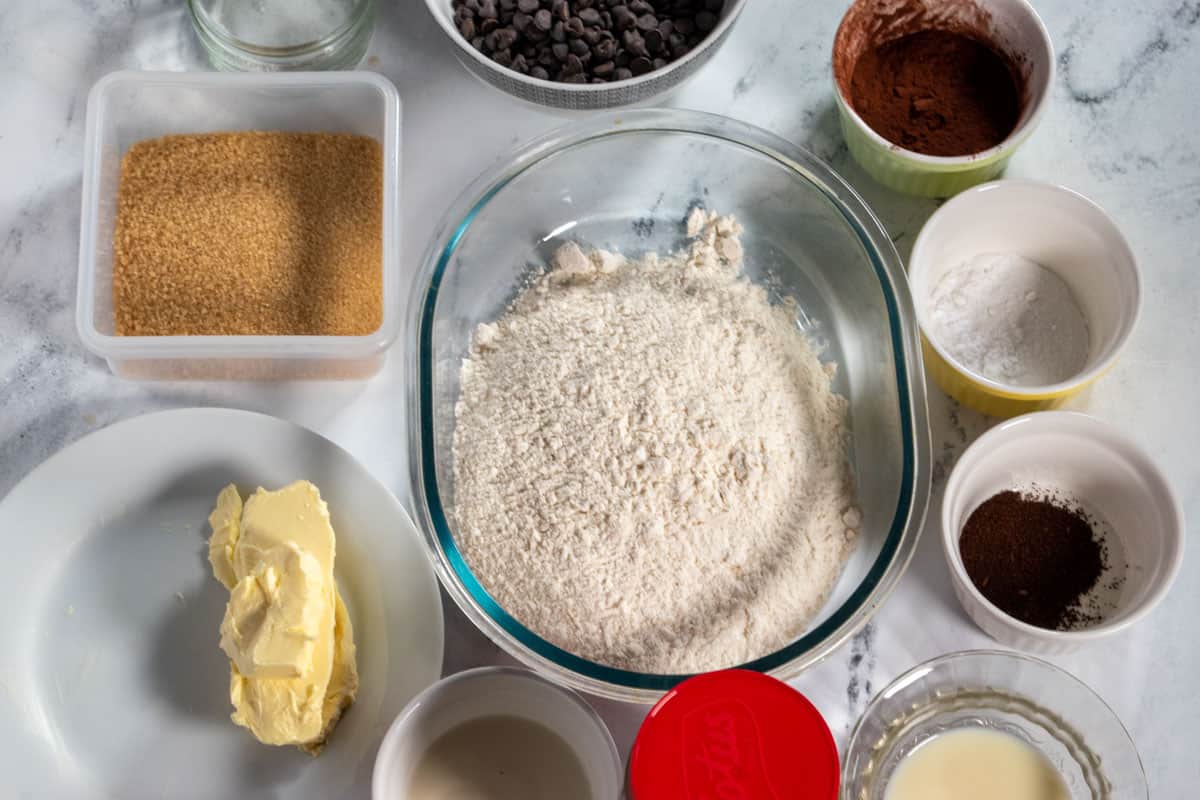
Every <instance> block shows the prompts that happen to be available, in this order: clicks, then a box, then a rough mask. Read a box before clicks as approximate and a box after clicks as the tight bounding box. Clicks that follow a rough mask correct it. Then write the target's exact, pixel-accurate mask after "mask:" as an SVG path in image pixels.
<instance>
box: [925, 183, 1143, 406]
mask: <svg viewBox="0 0 1200 800" xmlns="http://www.w3.org/2000/svg"><path fill="white" fill-rule="evenodd" d="M986 253H1016V254H1018V255H1021V256H1024V257H1026V258H1028V259H1031V260H1033V261H1036V262H1038V263H1039V264H1041V265H1042V266H1044V267H1046V268H1048V269H1050V270H1052V271H1054V272H1055V273H1056V274H1057V275H1058V276H1059V277H1060V278H1062V279H1063V281H1065V282H1066V284H1067V286H1069V287H1070V289H1071V293H1072V294H1073V295H1074V296H1075V299H1076V302H1078V303H1079V307H1080V311H1082V312H1083V315H1084V317H1085V318H1086V319H1087V323H1088V330H1089V331H1090V333H1091V347H1090V349H1089V352H1088V358H1087V362H1086V364H1085V365H1084V367H1083V369H1082V370H1080V371H1079V372H1078V373H1077V374H1075V375H1072V376H1071V377H1070V378H1068V379H1066V380H1064V381H1061V382H1059V383H1055V384H1048V385H1045V386H1017V385H1014V384H1007V383H1001V382H998V381H994V380H991V379H989V378H985V377H984V376H983V375H980V374H978V373H976V372H973V371H971V370H970V369H969V368H967V367H966V366H964V365H963V364H962V363H960V362H958V361H957V360H955V358H954V355H953V354H952V353H951V352H950V351H949V350H947V349H946V348H945V347H944V346H943V345H942V343H941V342H939V341H937V340H936V339H935V338H934V337H933V336H931V335H930V333H929V331H930V327H929V302H930V297H931V296H932V295H933V291H934V289H935V288H936V287H937V285H938V281H939V280H941V278H942V276H943V275H945V274H946V272H948V271H950V270H953V269H956V268H958V267H959V266H961V265H962V264H963V263H964V262H966V261H968V260H970V259H971V258H972V257H974V256H977V255H981V254H986ZM908 279H909V282H910V285H911V286H912V293H913V305H914V307H915V308H916V311H917V322H918V323H920V326H921V332H922V342H923V350H924V354H925V367H926V369H927V370H928V371H929V373H930V374H931V375H933V377H934V379H935V380H936V381H937V382H938V385H940V386H941V387H942V389H943V390H944V391H945V392H946V393H947V394H949V395H950V396H951V397H953V398H954V399H956V400H958V401H959V402H960V403H962V404H964V405H967V406H970V407H971V408H974V409H975V410H977V411H982V412H983V413H985V414H991V415H992V416H997V417H1012V416H1016V415H1017V414H1024V413H1028V412H1030V411H1037V410H1041V409H1045V408H1053V407H1055V406H1057V405H1059V404H1061V403H1062V402H1063V401H1064V400H1066V399H1067V398H1068V397H1070V396H1071V395H1074V394H1076V393H1078V392H1080V391H1082V390H1083V389H1084V388H1085V387H1087V386H1088V385H1090V384H1091V383H1092V382H1093V381H1095V380H1096V379H1097V378H1099V377H1100V376H1101V375H1103V374H1104V373H1105V372H1106V371H1107V370H1108V368H1109V367H1111V366H1112V365H1113V363H1114V362H1116V360H1117V356H1118V355H1119V354H1120V352H1121V350H1122V348H1124V346H1125V343H1126V342H1127V341H1128V340H1129V335H1130V334H1131V333H1132V332H1133V328H1134V325H1135V324H1136V323H1137V318H1138V314H1139V312H1140V310H1141V276H1140V274H1139V272H1138V266H1137V261H1136V259H1135V258H1134V256H1133V251H1132V250H1131V249H1130V247H1129V244H1128V243H1127V242H1126V241H1125V237H1124V236H1122V235H1121V231H1120V230H1119V229H1118V228H1117V226H1116V223H1114V222H1113V221H1112V219H1111V218H1110V217H1109V216H1108V215H1107V214H1106V213H1104V210H1103V209H1101V208H1100V207H1099V206H1097V205H1096V204H1095V203H1093V202H1092V201H1091V200H1088V199H1087V198H1086V197H1084V196H1083V195H1081V194H1079V193H1077V192H1074V191H1072V190H1070V189H1067V188H1065V187H1062V186H1055V185H1053V184H1049V183H1038V182H1036V181H1026V180H1004V181H995V182H993V183H987V184H984V185H983V186H977V187H975V188H974V189H971V190H969V191H966V192H963V193H962V194H960V195H959V196H958V197H955V198H954V199H953V200H951V201H949V202H948V203H946V204H945V205H943V206H942V207H941V208H939V209H938V210H937V211H936V212H935V213H934V214H933V216H931V217H930V218H929V221H928V222H926V223H925V226H924V227H923V228H922V229H921V233H920V234H919V235H918V236H917V240H916V242H915V243H914V244H913V250H912V255H911V256H910V257H909V261H908Z"/></svg>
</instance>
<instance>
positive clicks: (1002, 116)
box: [850, 29, 1021, 156]
mask: <svg viewBox="0 0 1200 800" xmlns="http://www.w3.org/2000/svg"><path fill="white" fill-rule="evenodd" d="M1015 74H1016V71H1015V70H1014V69H1013V66H1012V65H1011V64H1010V63H1009V62H1008V59H1007V58H1005V57H1004V56H1003V55H1001V54H1000V53H998V52H997V51H996V50H994V49H993V48H992V47H991V46H990V45H989V44H987V43H986V42H984V41H981V40H980V39H978V38H975V37H973V36H970V35H968V34H965V33H959V32H956V31H950V30H937V29H933V30H922V31H917V32H915V33H910V34H906V35H904V36H900V37H898V38H895V39H891V40H889V41H885V42H883V43H881V44H876V45H871V46H868V47H866V48H865V49H864V50H863V52H862V54H861V55H860V56H859V58H858V61H857V62H856V63H855V65H854V70H853V73H852V78H851V81H850V103H851V105H852V106H853V107H854V110H855V111H857V112H858V114H859V116H861V117H862V118H863V121H865V122H866V123H867V124H868V125H869V126H871V128H872V129H873V130H874V131H875V132H876V133H878V134H879V135H880V136H882V137H883V138H885V139H887V140H888V141H889V142H892V143H893V144H897V145H899V146H901V147H904V148H905V149H908V150H914V151H916V152H918V153H924V154H926V155H931V156H965V155H972V154H974V153H979V152H982V151H984V150H987V149H989V148H992V147H995V146H996V145H998V144H1000V143H1001V142H1002V141H1004V139H1005V138H1006V137H1007V136H1008V135H1009V134H1010V133H1012V131H1013V129H1014V128H1015V127H1016V124H1017V118H1018V117H1019V116H1020V111H1021V108H1020V91H1019V89H1018V85H1017V79H1016V77H1015Z"/></svg>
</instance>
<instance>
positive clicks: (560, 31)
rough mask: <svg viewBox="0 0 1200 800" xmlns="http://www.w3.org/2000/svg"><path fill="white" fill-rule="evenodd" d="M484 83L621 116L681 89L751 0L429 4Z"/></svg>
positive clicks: (548, 102)
mask: <svg viewBox="0 0 1200 800" xmlns="http://www.w3.org/2000/svg"><path fill="white" fill-rule="evenodd" d="M425 2H426V5H428V6H429V10H430V12H431V13H432V14H433V17H434V19H436V20H437V22H438V24H439V25H440V26H441V27H442V29H443V30H444V31H445V32H446V35H447V36H449V37H450V40H451V41H452V42H453V43H454V46H455V51H456V53H457V55H458V59H459V61H461V62H462V63H463V65H464V66H465V67H466V68H467V69H468V70H470V71H471V72H472V73H473V74H474V75H475V76H476V77H478V78H480V79H481V80H483V81H485V82H486V83H488V84H490V85H492V86H494V87H496V88H497V89H500V90H501V91H504V92H507V93H508V94H510V95H512V96H514V97H517V98H519V99H521V100H525V101H528V102H531V103H534V104H537V105H541V106H549V107H552V108H560V109H568V110H591V109H601V108H614V107H617V106H624V105H630V104H633V103H639V102H642V101H644V100H648V99H649V98H651V97H654V96H657V95H660V94H663V93H664V92H666V91H668V90H670V89H673V88H675V87H676V86H678V85H679V84H680V83H682V82H683V81H684V80H686V79H687V78H689V77H690V76H691V75H693V74H695V72H696V71H697V70H698V69H699V68H700V67H701V66H703V65H704V63H705V62H707V61H708V59H709V58H710V57H711V56H712V54H713V53H715V52H716V50H717V48H718V47H719V46H720V45H721V43H722V42H723V41H724V40H725V37H726V36H727V35H728V33H729V31H730V29H731V28H732V27H733V23H734V21H735V20H737V18H738V15H739V14H740V13H741V10H742V7H743V6H744V5H745V4H746V0H425Z"/></svg>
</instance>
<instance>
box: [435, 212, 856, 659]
mask: <svg viewBox="0 0 1200 800" xmlns="http://www.w3.org/2000/svg"><path fill="white" fill-rule="evenodd" d="M688 223H689V224H688V228H689V231H688V232H689V235H690V236H693V237H694V238H693V239H692V241H691V244H690V246H689V248H688V249H687V250H685V251H683V252H681V253H677V254H673V255H671V256H668V257H659V256H656V255H654V254H651V255H648V256H646V257H644V258H642V259H640V260H637V261H627V260H625V259H623V258H622V257H620V256H617V255H614V254H611V253H607V252H603V251H595V252H591V253H584V252H583V251H582V250H580V248H579V247H577V246H576V245H573V244H569V245H566V246H564V247H563V248H562V249H561V250H560V251H559V253H558V254H557V255H556V257H555V259H554V264H553V265H552V268H551V269H550V270H549V271H548V272H547V273H546V274H544V275H542V276H540V277H539V278H538V279H537V280H535V281H534V282H533V283H532V285H531V286H529V287H528V288H527V289H526V290H525V291H524V292H522V293H521V295H520V296H519V297H518V298H517V299H516V300H515V301H514V303H513V304H512V306H511V307H510V308H509V310H508V311H507V312H506V313H505V314H504V315H503V316H501V317H500V319H498V320H497V321H496V322H495V323H492V324H483V325H480V326H479V327H478V329H477V330H476V332H475V336H474V341H473V345H472V348H471V352H470V355H469V357H468V358H467V359H465V360H464V362H463V366H462V373H461V394H460V398H459V401H458V404H457V407H456V409H455V414H456V428H455V433H454V476H455V497H454V508H453V510H452V511H453V520H454V522H455V524H456V529H457V530H456V532H457V535H458V544H459V546H460V548H461V549H462V552H463V555H464V557H465V558H466V561H467V564H468V565H469V566H470V567H471V569H472V571H473V572H474V574H475V575H476V576H477V577H478V579H479V580H480V582H481V583H482V584H483V586H484V588H485V589H487V591H488V592H489V593H490V594H491V595H492V597H494V598H495V599H496V601H497V602H499V603H500V604H501V605H502V606H503V607H504V608H505V609H506V610H507V611H508V612H509V613H511V614H512V615H513V616H514V617H515V618H516V619H518V620H519V621H520V622H522V623H523V624H524V625H526V626H527V627H528V628H530V629H531V630H533V631H534V632H535V633H537V634H538V635H540V636H542V637H543V638H545V639H547V640H549V641H550V642H552V643H554V644H556V645H558V646H559V647H561V648H563V649H565V650H567V651H569V652H571V653H574V654H576V655H579V656H582V657H584V658H588V659H591V660H594V661H597V662H601V663H604V664H608V665H611V666H615V667H620V668H624V669H631V670H638V671H644V672H656V673H680V672H695V671H702V670H712V669H718V668H721V667H728V666H732V665H735V664H739V663H743V662H745V661H748V660H751V659H754V658H758V657H760V656H763V655H766V654H768V653H770V652H773V651H774V650H776V649H778V648H780V647H783V646H784V645H786V644H788V643H789V642H791V641H792V640H794V639H795V638H796V637H797V636H799V635H800V634H801V633H803V632H804V630H805V629H806V627H807V625H808V623H809V621H810V620H811V618H812V617H813V615H814V614H815V613H816V612H817V611H818V610H819V609H820V608H821V606H822V604H823V603H824V601H825V599H826V597H827V595H828V593H829V591H830V589H831V588H832V586H833V584H834V582H835V581H836V580H837V578H838V576H839V574H840V572H841V569H842V567H843V565H844V563H845V561H846V559H847V557H848V556H849V554H850V552H851V550H852V549H853V546H854V542H855V538H856V528H857V526H858V524H859V520H860V515H859V513H858V511H857V509H855V508H854V506H853V503H854V499H853V483H852V478H851V475H850V471H849V468H848V466H847V463H846V458H845V452H844V449H845V441H844V440H845V424H846V402H845V400H844V399H843V398H842V397H840V396H838V395H836V394H834V393H833V391H832V390H831V388H830V381H831V377H832V367H830V368H828V369H827V368H826V367H824V366H822V365H821V363H820V362H819V361H818V359H817V356H816V354H815V353H814V352H813V349H812V347H811V345H810V344H809V342H808V341H807V339H806V338H805V337H804V336H803V335H802V334H801V332H800V331H799V330H798V329H797V327H796V324H795V316H794V309H792V310H789V308H788V306H787V305H786V304H785V305H772V304H771V303H770V301H769V299H768V296H767V293H766V291H765V290H764V289H763V288H762V287H760V286H757V285H754V284H752V283H751V282H750V281H749V280H747V279H746V278H745V277H744V276H743V275H742V274H741V272H742V248H741V243H740V240H739V238H738V235H739V234H740V233H741V227H740V226H739V225H738V224H737V222H736V221H735V220H734V219H733V218H732V217H718V216H716V215H715V214H708V213H705V212H703V211H700V210H696V211H694V212H693V214H692V215H691V217H690V218H689V221H688Z"/></svg>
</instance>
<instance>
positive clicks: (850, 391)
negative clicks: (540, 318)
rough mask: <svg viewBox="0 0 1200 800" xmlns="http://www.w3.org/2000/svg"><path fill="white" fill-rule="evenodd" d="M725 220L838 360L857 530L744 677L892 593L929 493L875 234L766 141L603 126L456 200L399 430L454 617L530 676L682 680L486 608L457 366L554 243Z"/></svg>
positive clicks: (423, 298) (902, 334)
mask: <svg viewBox="0 0 1200 800" xmlns="http://www.w3.org/2000/svg"><path fill="white" fill-rule="evenodd" d="M697 204H700V205H704V206H705V207H707V208H709V209H711V210H714V211H719V212H721V213H723V214H734V215H736V216H737V218H738V220H739V221H740V222H741V224H742V225H743V226H744V227H745V233H744V234H743V237H742V242H743V245H744V247H745V252H746V264H747V272H748V274H749V276H750V277H751V278H752V279H754V280H757V281H760V282H762V283H764V284H765V285H767V286H768V287H769V288H770V289H771V290H772V292H773V294H774V296H776V297H792V298H794V299H795V300H796V305H795V316H796V324H797V326H799V327H800V328H801V329H803V330H804V331H806V332H807V333H808V334H809V336H810V337H811V338H812V339H813V340H814V341H815V342H816V343H817V344H818V346H819V348H820V350H821V353H822V357H823V358H826V359H828V360H831V361H835V362H837V364H838V370H837V379H836V381H835V389H836V390H837V391H838V392H840V393H842V394H843V395H844V396H845V397H847V398H848V400H849V408H850V425H851V441H850V446H849V456H850V459H851V464H852V467H853V469H854V473H855V479H856V481H857V488H858V498H859V503H860V506H861V508H862V511H863V524H862V526H861V533H860V536H859V543H858V548H857V550H856V552H855V554H854V555H853V556H852V557H851V559H850V561H849V562H848V563H847V565H846V568H845V571H844V573H843V574H842V576H841V579H840V580H839V582H838V583H837V585H836V586H835V587H834V590H833V592H832V594H831V596H830V597H829V599H828V601H827V602H826V604H825V606H824V608H823V609H822V610H821V611H820V612H819V614H818V615H817V617H816V618H815V619H814V620H813V621H812V624H811V625H810V626H809V628H808V630H807V631H806V632H805V633H804V634H803V635H802V636H800V637H799V638H798V639H796V640H795V641H793V642H792V643H791V644H789V645H788V646H787V647H784V648H783V649H781V650H779V651H777V652H774V653H770V654H767V655H764V656H763V657H761V658H759V659H757V660H756V661H753V662H751V663H749V664H746V665H744V666H746V667H747V668H750V669H756V670H760V671H763V672H768V673H770V674H772V675H774V676H776V677H780V678H783V679H786V678H789V677H791V676H794V675H796V674H797V673H799V672H800V671H801V670H803V669H804V668H806V667H808V666H810V665H812V664H814V663H815V662H817V661H819V660H820V659H821V658H823V657H824V656H825V655H827V654H828V653H830V652H831V651H832V650H833V649H834V648H836V647H837V646H838V645H839V644H841V643H842V642H843V641H845V640H846V639H847V638H848V637H849V636H851V635H852V634H853V633H854V632H855V631H856V630H858V629H859V628H860V627H861V626H862V625H863V624H864V623H865V622H866V621H867V620H868V619H869V618H870V616H871V615H872V614H873V613H874V612H875V610H876V609H877V608H878V607H879V606H880V604H881V603H882V602H883V601H884V599H885V598H886V597H887V595H888V593H889V592H890V591H891V590H892V588H893V587H894V586H895V585H896V582H897V581H898V580H899V578H900V575H901V574H902V573H903V572H904V569H905V567H906V566H907V564H908V562H909V559H910V558H911V557H912V554H913V550H914V548H915V547H916V542H917V536H918V534H919V532H920V529H921V525H922V522H923V520H924V517H925V509H926V505H927V503H928V499H929V471H930V457H929V427H928V421H927V419H926V408H925V389H924V377H923V374H922V368H921V360H920V350H919V346H918V344H917V343H918V338H917V328H916V323H915V321H914V320H915V317H914V314H913V308H912V302H911V299H910V296H909V291H908V286H907V284H906V283H905V278H904V272H903V270H902V268H901V265H900V259H899V257H898V256H897V254H896V251H895V249H894V248H893V247H892V244H891V241H890V240H889V239H888V236H887V234H886V233H885V231H884V229H883V227H882V226H881V225H880V224H879V221H878V220H876V219H875V217H874V216H873V215H872V214H871V212H870V211H869V210H868V209H867V207H866V206H865V205H864V204H863V202H862V200H861V199H859V197H858V195H856V194H855V193H854V191H853V190H852V189H851V188H850V187H849V186H847V185H846V183H845V182H844V181H842V180H841V179H840V178H839V177H838V176H837V175H836V174H834V172H833V171H832V170H830V169H829V168H828V167H827V166H825V165H824V164H822V163H821V162H820V161H819V160H817V159H816V158H814V157H813V156H812V155H810V154H809V153H807V152H805V151H804V150H802V149H801V148H798V147H796V146H795V145H792V144H790V143H788V142H786V141H784V140H783V139H780V138H779V137H777V136H773V135H772V134H769V133H767V132H765V131H763V130H760V129H758V128H754V127H752V126H749V125H745V124H742V123H739V122H735V121H732V120H729V119H725V118H723V117H718V116H712V115H708V114H700V113H696V112H684V111H673V110H651V111H634V112H623V113H620V114H617V113H611V112H610V113H606V114H600V115H598V116H596V117H594V118H592V119H591V120H590V121H588V122H586V123H583V124H579V125H571V126H567V127H566V128H563V129H561V130H560V131H556V132H554V133H551V134H549V135H548V136H546V137H544V138H541V139H539V140H537V141H534V142H533V143H531V144H529V145H528V146H526V147H524V148H521V149H520V150H519V151H518V152H516V153H515V154H514V155H513V157H512V158H511V159H510V160H508V161H507V163H505V165H504V166H502V167H501V168H499V169H498V170H496V171H495V172H491V173H489V174H486V175H484V176H482V177H481V178H479V179H478V180H477V181H476V182H475V183H474V184H473V185H471V186H470V187H469V188H468V189H467V190H466V191H465V192H464V193H463V194H462V195H461V197H460V198H459V200H458V201H457V202H456V203H455V204H454V205H453V206H452V207H451V209H450V210H449V212H448V213H447V215H446V217H445V218H444V220H443V222H442V224H441V226H440V228H439V229H438V230H437V231H436V233H435V236H434V239H433V241H432V242H431V244H430V246H429V249H428V251H427V252H426V255H425V260H424V264H423V266H422V270H421V273H420V274H419V275H418V276H417V282H416V284H415V285H414V287H415V288H414V292H413V295H412V297H411V299H410V301H409V302H410V309H409V329H408V335H409V337H410V338H409V353H408V357H409V363H408V366H409V369H410V370H411V371H410V375H411V376H412V377H411V379H410V381H409V386H410V390H409V392H410V394H409V414H410V418H409V430H410V432H411V433H410V438H411V440H412V445H411V447H410V459H411V470H410V472H411V475H412V481H413V484H412V489H413V496H414V498H415V502H416V507H417V518H418V520H419V523H418V524H419V526H420V527H421V529H422V531H423V532H424V535H425V538H426V541H427V542H428V544H429V548H430V550H431V552H432V556H433V560H434V563H435V565H436V569H437V572H438V576H439V577H440V578H441V581H442V584H443V586H445V588H446V591H447V592H448V593H449V594H450V596H451V597H452V598H454V600H455V602H456V603H457V604H458V605H459V607H460V608H461V609H462V610H463V612H464V613H465V614H466V615H467V617H469V618H470V619H471V621H472V622H474V623H475V624H476V625H477V626H479V628H480V630H482V631H483V632H484V633H485V634H486V635H487V636H489V637H490V638H491V639H492V640H494V641H495V642H496V643H497V644H498V645H500V646H501V647H502V648H503V649H505V650H506V651H508V652H509V653H510V654H512V655H513V656H514V657H516V658H517V659H519V660H520V661H522V662H524V663H525V664H527V665H529V666H531V667H533V668H535V669H539V670H541V671H542V672H543V673H545V674H547V675H549V676H550V677H552V678H554V679H556V680H559V681H561V682H562V683H564V684H567V685H570V686H573V687H575V688H577V689H581V690H583V691H587V692H591V693H594V694H599V695H603V696H607V697H612V698H616V699H621V700H631V701H639V702H651V701H653V700H654V699H656V698H657V697H658V696H659V695H661V694H662V692H664V691H666V690H667V689H669V688H671V687H672V686H674V685H675V684H676V683H678V682H679V681H681V680H683V679H685V678H686V677H688V676H686V675H661V674H644V673H638V672H630V671H626V670H621V669H614V668H612V667H608V666H605V665H603V664H599V663H595V662H592V661H588V660H586V659H583V658H580V657H578V656H575V655H573V654H571V653H568V652H566V651H564V650H562V649H561V648H559V647H556V646H554V645H553V644H551V643H549V642H547V641H545V640H544V639H542V638H541V637H539V636H537V635H536V634H534V633H533V632H532V631H530V630H529V629H528V628H526V627H525V626H523V625H522V624H521V623H520V622H518V621H517V620H516V619H514V618H513V617H512V616H511V615H509V614H508V613H507V612H506V611H505V610H504V609H503V608H501V607H500V606H499V604H497V603H496V601H495V600H494V599H493V598H492V597H490V596H489V595H488V593H487V592H486V591H485V590H484V588H483V586H482V585H481V584H480V582H479V580H477V578H476V577H475V575H473V574H472V572H471V570H470V568H469V567H468V565H467V563H466V562H465V560H464V559H463V556H462V554H461V553H460V552H459V550H458V547H457V546H456V544H455V532H454V528H453V525H452V521H451V514H450V513H449V509H450V508H452V507H453V502H454V469H453V466H454V465H453V458H452V451H451V444H452V441H453V435H454V406H455V402H456V400H457V397H458V387H459V369H460V367H461V364H462V360H463V358H464V356H465V355H466V354H467V352H468V349H469V347H470V342H471V335H472V332H473V331H474V330H475V327H476V326H477V325H478V324H479V323H481V322H487V321H491V320H494V319H495V318H496V317H497V316H499V315H500V314H501V313H502V311H503V310H504V308H505V307H506V305H507V304H508V303H509V302H510V301H511V300H512V299H513V297H514V296H515V294H516V293H517V292H518V290H519V289H520V288H521V286H522V285H523V282H524V281H525V280H526V279H527V278H528V276H529V275H530V274H531V273H532V272H533V271H534V270H535V269H536V267H535V266H534V265H537V264H545V263H547V260H548V258H549V256H550V255H551V254H552V253H553V252H554V250H555V249H556V248H557V246H558V245H559V244H561V243H562V242H563V241H567V240H574V241H577V242H580V243H581V244H584V245H594V246H600V247H605V248H607V249H609V250H618V251H621V252H623V253H625V254H627V255H628V254H636V253H641V252H646V251H650V250H656V251H658V252H665V251H669V250H673V249H675V248H677V247H679V245H680V244H681V243H682V238H681V233H682V225H681V223H682V221H683V219H684V217H685V216H686V214H687V212H688V210H689V208H691V207H692V206H694V205H697Z"/></svg>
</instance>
